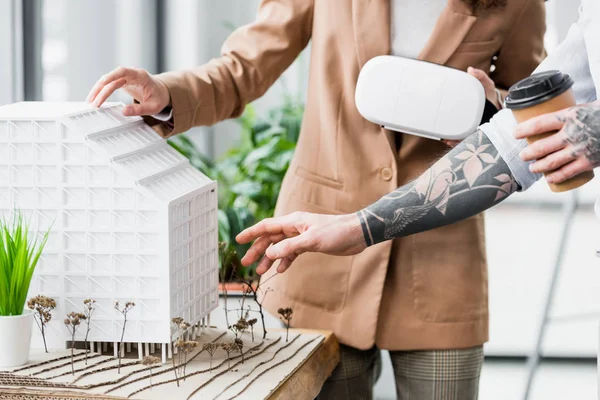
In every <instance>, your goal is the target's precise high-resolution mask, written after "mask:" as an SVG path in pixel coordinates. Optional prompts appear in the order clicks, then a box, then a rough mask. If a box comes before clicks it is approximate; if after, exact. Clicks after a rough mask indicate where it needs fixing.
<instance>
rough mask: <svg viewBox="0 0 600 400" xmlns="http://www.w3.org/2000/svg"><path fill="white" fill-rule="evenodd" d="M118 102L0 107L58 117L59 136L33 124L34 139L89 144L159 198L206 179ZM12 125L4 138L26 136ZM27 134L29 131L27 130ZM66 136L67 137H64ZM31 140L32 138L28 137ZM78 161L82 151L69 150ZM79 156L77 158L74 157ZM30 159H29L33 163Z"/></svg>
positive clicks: (6, 113)
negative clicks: (61, 128) (64, 131)
mask: <svg viewBox="0 0 600 400" xmlns="http://www.w3.org/2000/svg"><path fill="white" fill-rule="evenodd" d="M122 107H123V105H122V104H121V103H109V104H105V105H103V106H102V107H100V108H97V107H95V106H93V105H91V104H88V103H75V102H68V103H63V102H55V103H54V102H21V103H14V104H10V105H6V106H2V107H0V121H9V122H13V123H16V122H18V121H21V122H23V121H25V122H29V121H31V122H32V124H34V125H35V124H36V122H37V123H40V124H41V121H58V122H60V123H62V124H63V125H64V126H65V127H66V128H67V129H68V130H69V132H70V134H69V135H62V136H61V137H60V139H56V138H54V139H50V135H48V140H46V139H45V137H44V135H45V132H44V129H45V128H44V126H43V125H37V127H36V128H35V129H36V130H37V132H38V133H37V134H35V135H34V136H35V138H33V141H34V142H48V141H50V142H53V141H56V140H58V141H60V142H63V144H65V145H66V146H68V147H70V148H72V149H77V147H76V144H77V143H78V142H79V143H85V144H87V145H89V146H91V147H92V148H93V149H94V150H96V152H97V153H98V155H99V156H100V157H101V158H102V159H103V163H104V164H111V165H113V166H114V167H115V168H117V169H118V170H119V171H122V172H125V173H127V176H129V177H131V179H133V180H134V181H135V183H136V184H137V185H138V186H140V187H143V188H145V189H146V190H147V191H148V192H149V193H151V194H152V195H153V196H154V197H155V198H157V199H158V200H159V201H161V202H168V201H170V200H173V199H176V198H179V197H181V196H183V195H185V194H187V193H190V192H192V191H193V190H195V189H197V188H199V187H202V186H204V185H206V184H207V183H210V182H211V180H210V179H209V178H207V177H206V176H205V175H203V174H202V173H200V172H199V171H198V170H196V169H195V168H193V167H192V166H191V165H190V163H189V161H188V160H187V158H185V157H184V156H182V155H181V154H180V153H179V152H177V151H176V150H175V149H173V148H172V147H171V146H169V145H168V143H167V142H166V141H165V140H164V139H163V138H162V137H160V136H159V135H158V134H157V133H156V132H155V131H154V130H153V129H152V128H150V127H149V126H148V125H146V124H145V123H144V121H143V120H142V118H140V117H126V116H124V115H123V113H122ZM19 129H21V128H19V127H17V126H16V125H15V129H13V134H12V135H13V137H11V138H8V139H9V140H8V142H9V143H11V142H13V143H15V142H16V143H19V142H22V141H23V140H25V139H22V138H23V137H25V136H22V137H20V136H21V133H20V132H19ZM26 136H31V135H26ZM65 137H68V139H67V140H65ZM28 140H31V139H28ZM71 153H72V157H74V158H75V160H73V161H74V162H75V163H77V164H78V165H86V164H89V162H90V160H89V159H86V158H85V152H83V151H82V152H78V151H76V150H75V151H72V152H71ZM78 157H79V160H77V158H78ZM34 161H35V160H32V163H35V162H34Z"/></svg>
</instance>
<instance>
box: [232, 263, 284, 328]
mask: <svg viewBox="0 0 600 400" xmlns="http://www.w3.org/2000/svg"><path fill="white" fill-rule="evenodd" d="M274 276H277V275H272V276H271V277H269V278H267V279H265V280H262V281H259V282H258V283H257V284H256V286H252V282H250V281H249V280H247V279H244V278H240V279H241V280H242V282H243V283H244V284H245V286H246V288H245V291H248V292H249V293H251V294H252V299H253V300H254V302H255V303H256V305H257V306H258V313H259V314H260V321H261V323H262V328H263V339H265V338H266V337H267V327H266V324H265V314H264V312H263V302H264V301H265V297H266V296H267V294H268V293H269V292H271V291H272V289H271V288H267V289H266V290H263V285H264V284H265V283H266V282H267V281H268V280H269V279H271V278H273V277H274ZM261 292H262V294H263V297H262V300H260V301H259V300H258V294H259V293H261Z"/></svg>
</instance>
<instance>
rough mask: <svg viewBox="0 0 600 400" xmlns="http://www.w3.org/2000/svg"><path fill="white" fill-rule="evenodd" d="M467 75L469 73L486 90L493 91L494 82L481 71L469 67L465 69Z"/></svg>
mask: <svg viewBox="0 0 600 400" xmlns="http://www.w3.org/2000/svg"><path fill="white" fill-rule="evenodd" d="M467 73H469V75H471V76H474V77H475V78H477V79H478V80H479V82H481V84H482V85H483V87H484V88H485V89H486V90H490V89H492V90H493V89H494V87H495V85H494V82H493V81H492V80H491V79H490V77H489V76H487V74H486V73H485V72H483V71H482V70H480V69H477V68H473V67H469V68H467Z"/></svg>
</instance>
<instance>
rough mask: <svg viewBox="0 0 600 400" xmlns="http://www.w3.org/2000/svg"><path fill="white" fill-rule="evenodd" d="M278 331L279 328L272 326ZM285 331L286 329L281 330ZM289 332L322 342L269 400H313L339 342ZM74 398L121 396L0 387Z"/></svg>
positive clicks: (13, 392) (48, 398) (11, 392)
mask: <svg viewBox="0 0 600 400" xmlns="http://www.w3.org/2000/svg"><path fill="white" fill-rule="evenodd" d="M272 330H277V329H272ZM282 331H284V330H282ZM290 332H295V333H308V334H311V333H312V334H321V335H323V336H324V340H323V342H322V343H321V344H320V345H319V346H318V347H317V348H315V350H314V351H313V352H312V354H311V355H310V356H309V357H308V358H307V359H306V360H305V361H304V363H303V364H301V365H299V366H298V367H297V368H296V370H295V371H294V372H293V373H292V375H290V376H289V377H288V379H287V380H285V381H283V382H282V383H281V384H280V385H279V386H278V387H277V388H276V389H275V391H274V392H272V393H271V395H270V396H269V397H268V399H269V400H284V399H286V400H287V399H298V400H303V399H306V400H313V399H314V398H315V397H316V396H317V394H318V393H319V391H320V390H321V387H322V386H323V383H325V380H326V379H327V378H328V377H329V376H330V375H331V373H332V372H333V370H334V368H335V367H336V365H337V364H338V362H339V359H340V348H339V343H338V341H337V339H336V337H335V336H334V335H333V333H331V332H329V331H319V330H309V329H290ZM4 399H6V400H29V399H32V400H33V399H35V400H63V399H64V400H67V399H68V400H74V399H78V400H79V399H81V400H86V399H106V400H109V399H122V398H121V397H110V396H107V395H105V394H102V395H100V394H92V393H83V392H75V391H65V390H53V391H48V390H39V389H23V388H6V387H2V388H0V400H4Z"/></svg>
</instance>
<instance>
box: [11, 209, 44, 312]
mask: <svg viewBox="0 0 600 400" xmlns="http://www.w3.org/2000/svg"><path fill="white" fill-rule="evenodd" d="M49 232H50V231H48V232H46V234H45V235H44V236H43V237H42V238H41V239H39V238H37V236H36V239H34V240H32V239H31V237H30V232H29V226H28V224H27V223H26V222H25V221H24V219H23V215H22V214H21V213H19V212H15V213H14V216H13V219H12V222H10V221H8V220H7V219H6V218H2V219H0V315H2V316H9V315H21V314H22V313H23V309H24V307H25V302H26V300H27V292H28V291H29V285H30V283H31V278H32V276H33V272H34V271H35V267H36V265H37V263H38V261H39V259H40V256H41V255H42V251H43V249H44V247H45V246H46V242H47V241H48V234H49Z"/></svg>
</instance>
